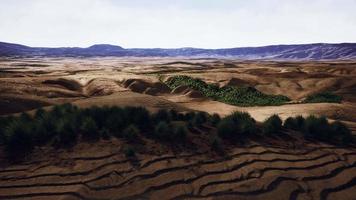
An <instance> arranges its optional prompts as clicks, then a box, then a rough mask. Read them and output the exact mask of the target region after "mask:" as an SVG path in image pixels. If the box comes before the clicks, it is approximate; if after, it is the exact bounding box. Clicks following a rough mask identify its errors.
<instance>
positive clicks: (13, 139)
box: [4, 120, 34, 160]
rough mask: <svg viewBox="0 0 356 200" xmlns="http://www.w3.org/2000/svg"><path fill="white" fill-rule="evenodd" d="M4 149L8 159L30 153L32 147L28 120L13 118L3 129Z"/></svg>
mask: <svg viewBox="0 0 356 200" xmlns="http://www.w3.org/2000/svg"><path fill="white" fill-rule="evenodd" d="M4 136H5V138H4V144H5V151H6V152H7V155H8V157H9V159H11V160H17V159H21V158H23V157H25V156H26V155H28V154H30V153H31V152H32V150H33V148H34V144H33V135H32V127H31V124H30V123H29V122H24V121H21V120H14V121H12V122H10V123H9V124H8V126H7V127H6V128H5V130H4Z"/></svg>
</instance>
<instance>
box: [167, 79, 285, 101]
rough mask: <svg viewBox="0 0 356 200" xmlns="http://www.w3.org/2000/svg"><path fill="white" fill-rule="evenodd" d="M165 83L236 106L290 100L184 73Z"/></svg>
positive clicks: (171, 86) (251, 88)
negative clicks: (207, 81)
mask: <svg viewBox="0 0 356 200" xmlns="http://www.w3.org/2000/svg"><path fill="white" fill-rule="evenodd" d="M165 83H166V84H167V85H168V87H170V88H171V89H175V88H177V87H179V86H181V85H184V86H188V87H189V88H192V89H194V90H197V91H200V92H201V93H202V94H203V95H204V96H206V97H209V98H212V99H214V100H216V101H220V102H224V103H227V104H231V105H237V106H271V105H282V104H284V103H286V102H288V101H290V99H289V98H288V97H286V96H282V95H268V94H264V93H262V92H260V91H258V90H256V89H255V88H253V87H233V86H226V87H222V88H219V86H217V85H214V84H207V83H205V82H204V81H202V80H200V79H197V78H192V77H189V76H184V75H179V76H174V77H172V78H170V79H169V80H168V81H166V82H165Z"/></svg>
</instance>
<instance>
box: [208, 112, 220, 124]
mask: <svg viewBox="0 0 356 200" xmlns="http://www.w3.org/2000/svg"><path fill="white" fill-rule="evenodd" d="M220 121H221V118H220V115H218V114H216V113H214V114H213V115H212V116H211V117H210V122H211V124H212V125H213V126H216V125H217V124H218V123H219V122H220Z"/></svg>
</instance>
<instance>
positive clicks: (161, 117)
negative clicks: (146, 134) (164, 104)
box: [153, 109, 171, 123]
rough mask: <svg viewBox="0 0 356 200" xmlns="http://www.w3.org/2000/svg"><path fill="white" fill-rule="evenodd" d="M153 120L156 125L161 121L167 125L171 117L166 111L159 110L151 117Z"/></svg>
mask: <svg viewBox="0 0 356 200" xmlns="http://www.w3.org/2000/svg"><path fill="white" fill-rule="evenodd" d="M153 119H154V121H155V122H156V123H159V122H161V121H165V122H167V123H168V122H170V121H171V116H170V113H169V112H168V111H167V110H162V109H160V110H158V111H157V112H156V113H155V114H154V115H153Z"/></svg>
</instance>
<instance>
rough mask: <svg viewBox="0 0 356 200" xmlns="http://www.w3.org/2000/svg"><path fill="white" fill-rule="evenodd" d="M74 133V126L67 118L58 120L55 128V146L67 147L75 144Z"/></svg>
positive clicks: (76, 136) (75, 135) (75, 133)
mask: <svg viewBox="0 0 356 200" xmlns="http://www.w3.org/2000/svg"><path fill="white" fill-rule="evenodd" d="M76 131H77V130H76V128H75V126H74V124H73V123H72V121H71V120H70V119H69V118H62V119H59V120H58V122H57V123H56V127H55V133H56V135H57V138H56V142H55V145H57V146H62V147H69V146H72V145H74V144H76V143H77V138H78V134H77V132H76Z"/></svg>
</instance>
